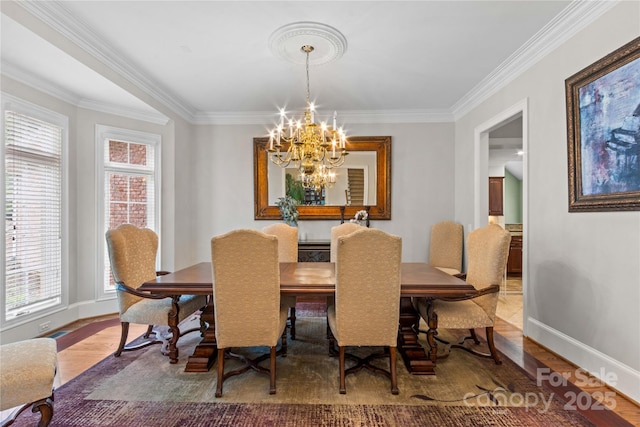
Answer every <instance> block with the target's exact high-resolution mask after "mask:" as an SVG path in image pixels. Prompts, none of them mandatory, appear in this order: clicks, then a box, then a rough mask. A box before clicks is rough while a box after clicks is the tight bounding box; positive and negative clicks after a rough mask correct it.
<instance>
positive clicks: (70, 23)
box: [16, 1, 195, 122]
mask: <svg viewBox="0 0 640 427" xmlns="http://www.w3.org/2000/svg"><path fill="white" fill-rule="evenodd" d="M16 3H17V4H19V5H20V6H21V7H22V8H24V9H25V10H26V11H27V12H29V13H30V14H32V15H33V16H35V17H36V18H38V19H40V20H41V21H42V22H44V23H45V24H47V25H48V26H50V27H51V28H52V29H54V30H55V31H57V32H58V33H60V34H61V35H63V36H64V37H66V38H67V39H69V40H70V41H72V42H73V43H75V44H76V45H78V46H79V47H80V48H81V49H83V50H84V51H86V52H87V53H88V54H90V55H91V56H93V57H94V58H96V59H97V60H98V61H99V62H100V63H101V64H102V65H104V66H105V67H107V68H109V69H111V70H112V71H114V72H115V73H116V74H118V75H119V76H122V77H123V78H124V79H126V80H127V81H129V82H130V83H132V84H133V85H135V86H136V87H137V88H139V89H140V90H142V91H143V92H144V93H146V94H148V95H149V96H151V97H152V98H154V99H156V100H158V101H159V102H161V103H162V104H163V105H165V106H166V107H167V108H169V109H170V110H171V111H173V112H175V113H176V114H178V115H180V116H181V117H182V118H183V119H185V120H187V121H189V122H191V121H193V118H194V116H195V111H194V110H193V109H192V108H191V107H189V106H188V105H187V103H186V102H184V101H183V100H182V99H180V98H179V97H178V96H176V95H174V94H172V93H171V92H170V91H169V90H167V89H166V88H163V87H161V85H160V84H159V83H157V82H154V81H153V79H151V78H150V77H149V76H147V75H143V74H142V73H141V72H139V71H138V70H136V69H135V68H133V67H131V66H130V65H129V63H128V62H127V61H126V60H125V59H124V58H123V57H122V54H121V53H119V52H117V51H116V50H115V49H114V48H113V47H112V46H110V45H108V44H107V43H106V42H105V41H104V40H103V39H102V38H100V37H99V36H98V35H97V34H96V33H95V32H93V31H92V30H91V29H90V27H89V26H88V25H87V24H86V23H85V22H83V21H82V20H81V19H79V18H77V17H75V16H73V15H72V14H71V13H70V12H69V11H68V10H67V8H66V7H65V6H64V4H63V2H61V1H20V2H16Z"/></svg>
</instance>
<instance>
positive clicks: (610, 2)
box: [451, 0, 620, 120]
mask: <svg viewBox="0 0 640 427" xmlns="http://www.w3.org/2000/svg"><path fill="white" fill-rule="evenodd" d="M619 1H620V0H604V1H582V0H574V1H572V2H571V3H570V4H569V5H568V6H567V7H566V8H564V10H562V12H560V14H559V15H557V16H556V17H555V18H554V19H553V20H551V21H550V22H549V23H548V24H547V25H545V26H544V27H543V28H542V29H541V30H540V31H538V32H537V33H536V34H535V35H534V36H533V37H531V38H530V39H529V40H528V41H527V42H526V43H525V44H524V45H522V46H521V47H520V48H519V49H518V50H516V51H515V52H514V53H513V54H512V55H511V56H509V58H507V59H506V60H505V61H504V62H503V63H502V64H500V65H499V66H498V67H497V68H496V69H495V70H494V71H492V72H491V73H490V74H489V75H488V76H487V77H485V78H484V79H483V80H482V81H480V83H478V84H477V85H476V86H475V87H474V88H473V89H471V90H470V91H469V92H468V93H467V94H466V95H465V96H463V97H462V98H461V99H460V100H459V101H458V102H456V103H455V104H454V106H453V107H452V108H451V110H452V114H453V116H454V118H455V120H458V119H459V118H461V117H462V116H464V115H465V114H467V113H468V112H469V111H471V110H472V109H473V108H475V107H477V106H478V105H480V104H481V103H482V102H483V101H485V100H486V99H487V98H489V97H490V96H492V95H494V94H495V93H496V92H498V91H499V90H500V89H502V88H503V87H505V86H506V85H507V84H508V83H510V82H511V81H513V80H514V79H515V78H516V77H518V76H520V75H521V74H522V73H524V72H525V71H527V70H528V69H529V68H531V67H532V66H533V65H534V64H536V63H537V62H538V61H540V60H541V59H542V58H544V57H545V56H547V55H548V54H549V53H551V52H552V51H553V50H555V49H556V48H558V47H559V46H560V45H562V44H563V43H565V42H566V41H567V40H569V39H570V38H571V37H573V36H574V35H575V34H576V33H578V32H579V31H580V30H582V29H583V28H585V27H586V26H588V25H589V24H591V23H592V22H593V21H595V20H596V19H597V18H599V17H600V16H601V15H602V14H604V13H605V12H607V11H608V10H609V9H611V8H612V7H613V6H615V5H616V4H617V3H618V2H619Z"/></svg>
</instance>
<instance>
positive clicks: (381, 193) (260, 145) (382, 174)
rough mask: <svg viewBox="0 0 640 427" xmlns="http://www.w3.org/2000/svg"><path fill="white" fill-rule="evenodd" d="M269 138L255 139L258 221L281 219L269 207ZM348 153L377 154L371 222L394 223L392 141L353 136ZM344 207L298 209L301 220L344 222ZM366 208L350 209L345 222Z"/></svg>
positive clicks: (254, 189)
mask: <svg viewBox="0 0 640 427" xmlns="http://www.w3.org/2000/svg"><path fill="white" fill-rule="evenodd" d="M268 143H269V138H268V137H261V138H253V191H254V219H257V220H259V219H281V218H282V216H281V215H280V209H278V207H277V206H275V205H271V206H270V205H269V200H268V196H269V194H268V193H269V190H268V188H269V185H268V184H269V183H268V178H267V170H268V162H269V158H268V153H267V144H268ZM346 149H347V151H348V152H351V151H375V152H376V182H377V186H376V187H377V188H376V204H375V205H371V206H370V209H369V219H391V137H390V136H351V137H349V138H348V139H347V142H346ZM340 208H341V206H339V205H336V206H298V213H299V217H298V219H299V220H315V219H341V218H342V216H341V213H340V210H341V209H340ZM361 209H364V206H362V205H360V206H356V205H351V206H346V207H345V209H344V218H353V217H354V216H355V214H356V212H357V211H359V210H361Z"/></svg>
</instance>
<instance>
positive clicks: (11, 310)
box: [1, 94, 68, 324]
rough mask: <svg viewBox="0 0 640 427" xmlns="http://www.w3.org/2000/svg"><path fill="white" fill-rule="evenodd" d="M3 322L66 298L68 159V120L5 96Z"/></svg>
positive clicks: (51, 306) (28, 315)
mask: <svg viewBox="0 0 640 427" xmlns="http://www.w3.org/2000/svg"><path fill="white" fill-rule="evenodd" d="M3 98H4V102H3V105H2V120H3V132H4V143H3V150H2V157H3V162H2V164H3V166H4V171H3V174H2V177H3V181H4V182H3V185H2V190H1V191H2V193H1V194H2V197H1V198H2V203H3V205H4V222H5V235H4V240H5V241H4V245H2V249H1V250H2V258H3V260H4V262H3V263H2V267H1V279H2V283H3V284H4V285H3V286H2V322H3V323H9V324H10V323H18V322H21V321H23V320H28V319H29V318H33V317H34V315H35V314H41V313H42V312H44V311H47V310H49V311H50V310H52V309H54V308H59V307H60V306H62V305H63V304H64V303H66V301H65V298H63V295H65V294H66V268H64V265H65V264H64V263H65V262H66V256H64V254H65V252H64V250H63V249H64V248H66V238H65V230H66V227H65V226H64V225H65V212H66V209H65V198H64V195H65V191H64V182H65V178H64V176H65V173H64V172H65V170H64V168H65V162H64V152H65V147H66V139H67V134H68V119H67V118H66V117H64V116H61V115H58V114H57V113H54V112H51V111H48V110H44V109H42V108H39V107H37V106H35V105H31V104H28V103H26V102H24V101H21V100H19V99H17V98H13V97H10V96H8V95H4V94H3Z"/></svg>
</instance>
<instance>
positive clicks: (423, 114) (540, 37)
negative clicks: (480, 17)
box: [2, 0, 620, 125]
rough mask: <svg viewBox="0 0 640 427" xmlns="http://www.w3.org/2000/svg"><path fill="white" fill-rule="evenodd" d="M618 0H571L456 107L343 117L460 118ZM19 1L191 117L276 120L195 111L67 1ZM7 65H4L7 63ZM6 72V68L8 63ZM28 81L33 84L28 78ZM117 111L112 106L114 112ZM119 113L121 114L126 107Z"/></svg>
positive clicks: (56, 92) (196, 120)
mask: <svg viewBox="0 0 640 427" xmlns="http://www.w3.org/2000/svg"><path fill="white" fill-rule="evenodd" d="M619 1H620V0H602V1H583V0H574V1H572V2H571V3H570V4H569V5H568V6H567V7H566V8H565V9H564V10H563V11H562V12H561V13H560V14H559V15H558V16H556V17H555V18H554V19H553V20H552V21H551V22H549V23H548V24H547V25H546V26H545V27H544V28H542V29H541V30H540V31H538V32H537V33H536V34H535V35H534V36H533V37H532V38H531V39H529V40H528V41H527V42H526V43H525V44H524V45H523V46H521V47H520V48H519V49H518V50H517V51H516V52H514V53H513V54H512V55H511V56H510V57H509V58H507V60H505V61H504V62H503V63H502V64H501V65H500V66H498V67H497V68H496V69H495V70H494V71H493V72H491V73H490V74H489V75H488V76H487V77H485V78H484V79H483V80H482V81H481V82H480V83H478V84H477V85H476V86H475V87H474V88H473V89H472V90H471V91H469V92H468V93H467V94H466V95H464V96H463V97H462V98H461V99H460V100H458V101H457V102H456V103H455V104H454V105H453V106H452V107H451V109H447V110H404V111H403V110H397V111H391V110H385V111H366V110H362V111H350V112H348V111H345V112H342V113H341V117H342V118H343V119H345V120H346V121H347V122H348V123H429V122H450V121H455V120H458V119H459V118H461V117H462V116H464V115H465V114H467V113H468V112H469V111H471V110H472V109H473V108H475V107H477V106H478V105H480V104H481V103H482V102H484V101H485V100H486V99H488V98H489V97H490V96H492V95H494V94H495V93H496V92H498V91H499V90H500V89H502V88H503V87H505V86H506V85H507V84H508V83H510V82H511V81H513V80H514V79H515V78H517V77H518V76H519V75H521V74H522V73H524V72H525V71H526V70H528V69H529V68H530V67H532V66H533V65H534V64H535V63H537V62H538V61H539V60H540V59H542V58H543V57H545V56H546V55H548V54H549V53H550V52H552V51H553V50H554V49H556V48H557V47H558V46H560V45H561V44H563V43H565V42H566V41H567V40H568V39H569V38H571V37H573V36H574V35H575V34H576V33H577V32H579V31H580V30H582V29H583V28H585V27H586V26H588V25H589V24H591V23H592V22H593V21H594V20H596V19H597V18H598V17H600V16H601V15H602V14H604V13H605V12H607V11H608V10H610V9H611V8H612V7H614V6H615V5H616V4H617V3H619ZM16 3H17V4H19V5H20V6H21V7H23V8H24V9H25V10H27V11H28V12H29V13H31V14H32V15H34V16H35V17H37V18H39V19H40V20H42V21H43V22H44V23H46V24H47V25H49V26H50V27H52V28H53V29H54V30H56V31H58V32H59V33H60V34H62V35H63V36H64V37H66V38H68V39H69V40H71V41H72V42H74V43H75V44H77V45H78V46H80V47H81V48H82V49H83V50H85V51H86V52H87V53H89V54H90V55H92V56H93V57H95V58H96V59H97V60H98V61H100V62H101V63H102V64H103V65H104V66H105V67H108V68H110V69H111V70H113V71H114V72H115V73H117V74H118V75H120V76H122V77H123V78H125V79H126V80H127V81H129V82H131V83H132V84H134V85H135V86H136V87H138V88H139V89H140V90H142V91H143V92H144V93H146V94H148V95H149V96H151V97H152V98H154V99H156V100H158V101H159V102H161V103H162V104H163V105H165V106H166V107H167V108H169V109H170V110H171V111H173V112H175V113H176V114H178V115H179V116H181V117H182V118H183V119H184V120H186V121H187V122H189V123H192V124H212V125H223V124H228V125H271V124H272V123H273V112H268V113H267V112H260V111H257V112H249V113H237V112H224V113H217V112H206V111H196V110H195V109H193V108H192V107H190V106H188V105H187V103H186V102H185V101H183V100H182V99H180V98H179V97H178V96H176V95H174V94H172V93H171V92H170V91H169V90H168V89H166V88H163V87H161V86H160V85H159V84H157V83H155V82H153V81H152V79H150V78H149V77H148V76H145V75H143V74H142V73H140V72H139V71H138V70H136V69H134V68H133V67H131V66H130V65H129V64H128V63H127V62H126V61H124V60H123V59H121V57H122V56H121V54H119V53H118V52H117V51H116V50H115V49H113V48H112V47H111V46H109V45H108V44H106V43H105V42H104V40H102V39H101V38H99V37H98V36H97V35H96V34H95V33H94V32H93V31H91V30H90V28H89V26H88V25H86V24H85V23H84V22H82V21H80V20H78V18H76V17H74V16H72V15H71V14H70V13H69V11H68V10H67V9H66V8H65V7H64V5H63V2H61V1H46V2H45V1H20V2H16ZM2 65H3V68H4V64H2ZM4 72H5V70H4V69H3V73H4ZM10 77H12V78H14V79H16V80H18V81H23V80H25V79H18V78H16V77H15V76H10ZM25 83H27V84H30V85H32V83H29V82H25ZM38 87H39V88H41V90H43V91H44V92H45V93H48V94H50V95H52V96H56V97H58V98H60V99H62V100H67V102H70V103H72V104H74V105H78V106H80V105H81V104H82V105H88V106H89V105H90V106H91V109H98V111H104V112H110V111H108V110H109V109H110V108H116V107H114V106H105V105H104V104H102V107H101V104H100V103H97V102H95V101H90V100H80V99H78V98H77V97H75V98H74V97H73V95H71V94H69V93H62V91H60V89H59V88H53V87H52V85H51V84H50V83H46V82H40V83H39V85H38ZM42 88H44V89H42ZM70 99H73V101H69V100H70ZM113 111H114V110H111V112H113ZM119 111H121V112H122V109H121V108H120V109H119ZM114 114H117V113H114ZM119 114H120V115H121V114H122V113H119Z"/></svg>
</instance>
